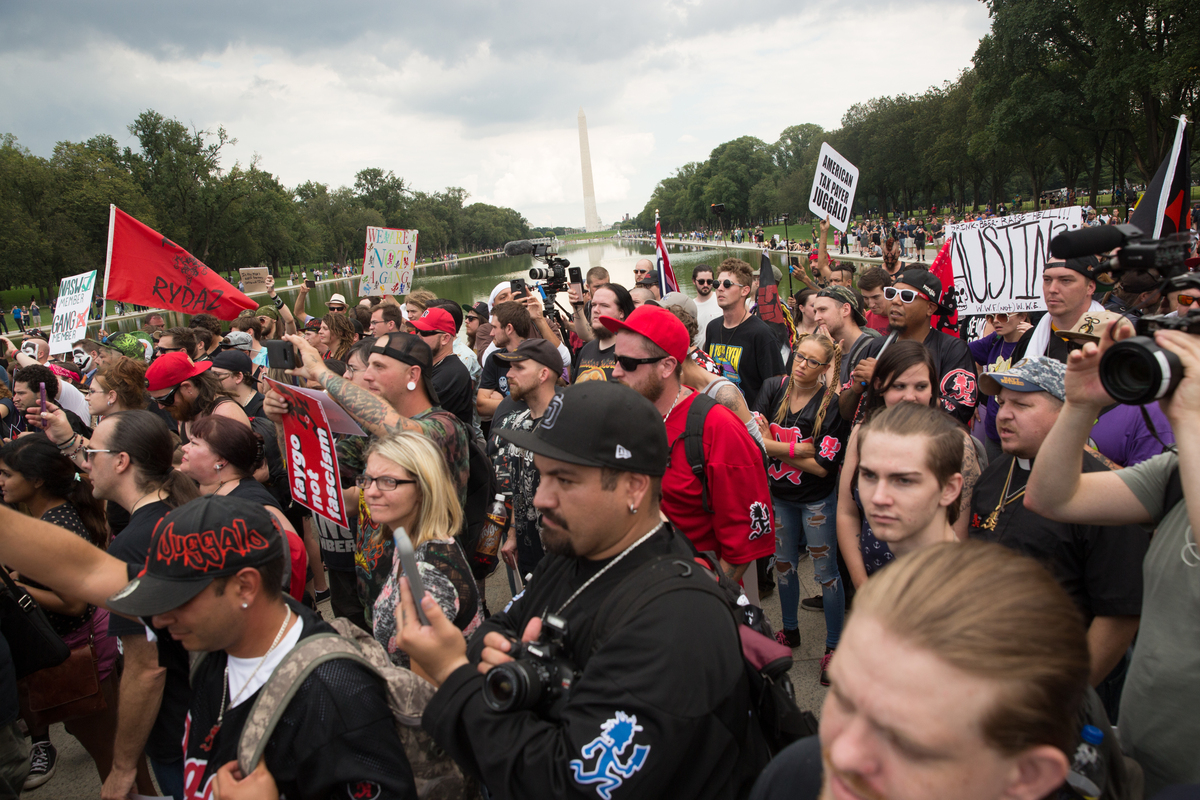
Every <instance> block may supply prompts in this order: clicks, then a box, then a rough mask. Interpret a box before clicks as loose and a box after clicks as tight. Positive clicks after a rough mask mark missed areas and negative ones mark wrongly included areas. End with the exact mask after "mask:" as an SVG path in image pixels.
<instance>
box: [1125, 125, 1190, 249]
mask: <svg viewBox="0 0 1200 800" xmlns="http://www.w3.org/2000/svg"><path fill="white" fill-rule="evenodd" d="M1191 165H1192V155H1191V148H1190V147H1189V138H1188V135H1187V117H1180V118H1179V126H1178V128H1177V129H1176V131H1175V143H1174V144H1173V145H1172V146H1171V152H1170V153H1169V154H1168V155H1167V157H1166V158H1165V159H1163V162H1162V164H1160V165H1159V167H1158V172H1157V173H1155V175H1154V180H1152V181H1150V185H1149V186H1148V187H1147V188H1146V191H1145V192H1144V193H1143V194H1142V196H1141V197H1140V198H1139V199H1138V202H1137V205H1136V206H1134V209H1133V214H1132V215H1131V216H1130V218H1129V221H1130V222H1131V223H1132V224H1134V225H1136V226H1138V227H1139V228H1141V229H1142V233H1144V234H1146V238H1148V239H1157V238H1159V237H1160V236H1170V235H1171V234H1173V233H1179V232H1181V231H1185V230H1187V229H1188V228H1190V227H1192V202H1191V195H1190V194H1189V192H1190V190H1191V188H1192V174H1191Z"/></svg>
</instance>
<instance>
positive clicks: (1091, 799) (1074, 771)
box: [1067, 725, 1105, 800]
mask: <svg viewBox="0 0 1200 800" xmlns="http://www.w3.org/2000/svg"><path fill="white" fill-rule="evenodd" d="M1080 738H1081V739H1082V740H1083V741H1081V742H1080V743H1079V747H1077V748H1075V758H1074V760H1073V761H1072V762H1071V771H1070V772H1069V773H1067V783H1069V784H1070V785H1071V788H1072V789H1074V790H1075V791H1076V792H1077V793H1078V794H1079V796H1080V797H1082V798H1083V799H1084V800H1097V799H1098V798H1099V797H1100V795H1101V794H1102V793H1103V792H1104V774H1105V772H1104V753H1102V752H1101V750H1100V745H1101V743H1103V742H1104V731H1102V730H1100V729H1099V728H1097V727H1096V726H1095V725H1084V726H1083V730H1082V731H1081V732H1080Z"/></svg>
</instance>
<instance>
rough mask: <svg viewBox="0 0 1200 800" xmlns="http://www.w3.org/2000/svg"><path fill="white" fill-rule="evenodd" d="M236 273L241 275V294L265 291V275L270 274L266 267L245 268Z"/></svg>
mask: <svg viewBox="0 0 1200 800" xmlns="http://www.w3.org/2000/svg"><path fill="white" fill-rule="evenodd" d="M238 272H240V273H242V294H253V293H254V292H265V291H266V290H267V275H268V274H270V270H268V269H267V268H266V267H246V268H245V269H239V270H238Z"/></svg>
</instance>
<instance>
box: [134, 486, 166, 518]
mask: <svg viewBox="0 0 1200 800" xmlns="http://www.w3.org/2000/svg"><path fill="white" fill-rule="evenodd" d="M161 491H162V489H151V490H150V491H148V492H146V493H145V494H144V495H142V496H141V497H139V498H138V499H137V500H135V501H134V502H133V507H132V508H130V509H129V513H130V515H132V514H133V513H134V512H135V511H137V510H138V509H139V508H141V507H142V501H143V500H145V499H146V498H147V497H149V496H150V495H152V494H158V493H159V492H161Z"/></svg>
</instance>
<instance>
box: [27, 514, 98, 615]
mask: <svg viewBox="0 0 1200 800" xmlns="http://www.w3.org/2000/svg"><path fill="white" fill-rule="evenodd" d="M42 522H49V523H50V524H51V525H57V526H58V527H60V528H65V529H66V530H69V531H70V532H71V533H74V534H76V535H77V536H79V537H80V538H81V539H85V540H87V541H89V542H90V541H91V536H90V535H89V534H88V530H87V528H86V527H85V526H84V524H83V519H82V518H81V517H80V516H79V512H78V511H76V510H75V506H73V505H71V504H70V503H62V504H61V505H57V506H55V507H54V508H51V509H48V510H47V511H46V513H44V514H42ZM23 582H24V583H26V584H28V585H29V586H32V587H33V588H35V589H41V590H43V591H51V589H50V587H49V586H43V585H42V584H40V583H38V582H37V581H34V580H30V579H29V578H25V579H24V580H23ZM42 611H43V612H44V613H45V614H46V619H48V620H49V621H50V626H51V627H53V628H54V632H55V633H57V634H58V635H59V636H66V635H67V634H69V633H73V632H75V631H77V630H79V629H80V628H82V627H83V626H84V625H87V624H88V622H89V621H90V620H91V619H92V615H93V614H94V613H95V611H96V607H95V606H92V605H89V606H87V608H85V609H84V611H83V613H82V614H80V615H78V616H70V615H68V614H59V613H58V612H56V611H51V610H49V609H47V608H43V609H42Z"/></svg>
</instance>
